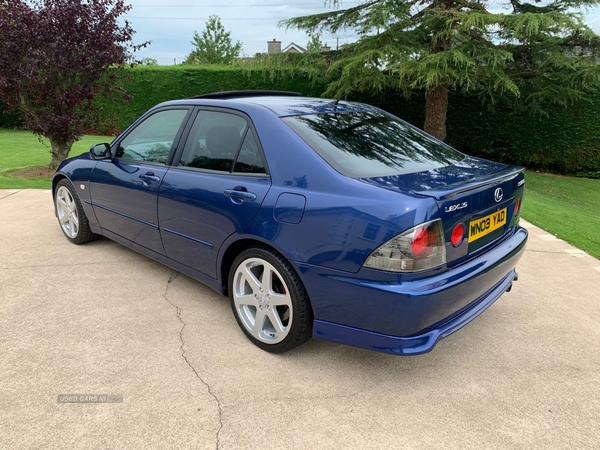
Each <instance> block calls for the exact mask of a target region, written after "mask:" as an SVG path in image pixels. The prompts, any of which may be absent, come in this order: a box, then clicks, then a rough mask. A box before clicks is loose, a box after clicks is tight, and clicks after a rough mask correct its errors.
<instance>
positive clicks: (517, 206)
mask: <svg viewBox="0 0 600 450" xmlns="http://www.w3.org/2000/svg"><path fill="white" fill-rule="evenodd" d="M519 209H521V199H520V198H518V199H517V201H516V202H515V210H514V211H513V217H514V216H516V215H517V214H519Z"/></svg>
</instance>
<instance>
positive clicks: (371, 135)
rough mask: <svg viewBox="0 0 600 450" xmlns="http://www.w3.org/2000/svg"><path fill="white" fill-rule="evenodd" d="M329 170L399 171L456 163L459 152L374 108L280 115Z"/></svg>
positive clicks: (357, 174)
mask: <svg viewBox="0 0 600 450" xmlns="http://www.w3.org/2000/svg"><path fill="white" fill-rule="evenodd" d="M282 120H283V121H284V122H285V123H286V124H287V125H288V126H289V127H290V128H292V130H294V131H295V132H296V133H297V134H298V135H299V136H300V137H301V138H302V139H304V141H305V142H306V143H307V144H308V145H310V146H311V147H312V148H313V149H314V150H315V151H316V152H317V153H318V154H319V155H321V157H322V158H323V159H324V160H325V161H327V162H328V163H329V164H330V165H331V166H332V167H333V168H334V169H336V170H337V171H338V172H340V173H342V174H343V175H346V176H349V177H354V178H370V177H380V176H389V175H400V174H405V173H412V172H421V171H424V170H431V169H436V168H439V167H443V166H447V165H450V164H454V163H457V162H459V161H462V160H463V159H464V157H465V156H464V155H463V154H462V153H460V152H458V151H456V150H454V149H453V148H452V147H449V146H448V145H446V144H444V143H443V142H440V141H438V140H436V139H434V138H432V137H431V136H429V135H427V134H425V133H424V132H422V131H421V130H419V129H418V128H415V127H413V126H412V125H409V124H408V123H406V122H403V121H401V120H399V119H396V118H395V117H392V116H389V115H387V114H384V113H382V112H377V111H364V112H351V113H330V114H313V115H305V116H291V117H284V118H283V119H282Z"/></svg>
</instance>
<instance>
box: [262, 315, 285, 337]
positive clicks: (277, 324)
mask: <svg viewBox="0 0 600 450" xmlns="http://www.w3.org/2000/svg"><path fill="white" fill-rule="evenodd" d="M267 315H268V316H269V320H270V321H271V323H272V324H273V328H275V331H276V332H277V334H278V335H280V336H281V335H282V334H284V333H285V332H286V331H287V327H284V326H283V323H281V317H279V314H278V313H277V310H275V309H271V310H270V311H269V312H268V313H267Z"/></svg>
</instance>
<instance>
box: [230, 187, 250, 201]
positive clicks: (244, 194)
mask: <svg viewBox="0 0 600 450" xmlns="http://www.w3.org/2000/svg"><path fill="white" fill-rule="evenodd" d="M223 193H224V194H225V196H226V197H229V198H231V199H232V200H234V201H235V200H241V201H242V202H253V201H255V200H256V194H255V193H254V192H248V190H247V189H246V188H245V187H241V186H237V187H235V188H233V189H227V190H226V191H225V192H223Z"/></svg>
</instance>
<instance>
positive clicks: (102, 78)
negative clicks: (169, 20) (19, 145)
mask: <svg viewBox="0 0 600 450" xmlns="http://www.w3.org/2000/svg"><path fill="white" fill-rule="evenodd" d="M129 9H130V6H127V5H125V3H124V2H123V1H121V0H87V1H83V0H31V1H19V0H4V1H1V2H0V36H2V39H0V101H2V102H3V103H5V104H6V105H7V106H8V108H9V110H15V109H16V110H19V111H20V112H21V114H22V117H23V125H24V126H25V127H26V128H28V129H30V130H32V131H33V132H34V133H35V134H37V135H38V136H40V137H41V136H45V137H47V138H48V139H49V141H50V146H51V154H52V162H51V163H50V166H49V168H50V169H55V168H56V167H58V165H59V164H60V162H61V161H62V160H64V159H65V158H66V157H67V156H68V154H69V152H70V150H71V146H72V145H73V142H75V141H77V140H78V139H79V138H80V137H81V135H82V134H83V130H84V129H86V128H90V127H91V128H96V127H97V125H98V123H97V118H98V114H97V112H96V110H95V108H94V105H93V103H92V100H93V99H94V97H95V96H96V95H98V94H100V93H105V94H111V92H114V88H113V86H114V82H115V80H116V77H117V72H118V69H119V68H120V67H122V66H123V65H124V64H125V63H126V62H127V61H128V60H129V59H130V57H131V54H130V50H135V49H137V48H138V47H139V46H138V47H134V46H133V45H132V44H131V40H132V36H133V33H134V31H133V29H132V28H131V26H130V25H129V23H128V22H125V25H124V26H119V23H118V20H119V17H120V16H121V15H122V14H124V13H125V12H127V11H128V10H129ZM142 45H145V44H142Z"/></svg>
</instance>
